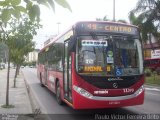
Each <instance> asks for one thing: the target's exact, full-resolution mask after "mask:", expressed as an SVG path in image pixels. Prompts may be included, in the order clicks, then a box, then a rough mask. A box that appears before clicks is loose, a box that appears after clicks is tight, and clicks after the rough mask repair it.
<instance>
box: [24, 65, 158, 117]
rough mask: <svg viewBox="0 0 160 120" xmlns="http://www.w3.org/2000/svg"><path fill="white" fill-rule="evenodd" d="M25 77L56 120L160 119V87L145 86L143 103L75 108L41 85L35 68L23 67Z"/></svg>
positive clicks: (40, 103) (44, 110)
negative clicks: (121, 106)
mask: <svg viewBox="0 0 160 120" xmlns="http://www.w3.org/2000/svg"><path fill="white" fill-rule="evenodd" d="M22 71H23V74H24V77H25V79H26V81H27V83H28V85H29V86H30V88H32V91H33V92H34V94H35V95H36V99H37V101H38V103H39V105H40V106H41V111H42V113H44V114H49V117H48V118H51V119H55V120H75V119H76V120H81V119H83V120H85V119H87V120H88V119H90V120H100V119H101V120H102V119H103V120H104V119H105V120H106V119H114V120H117V119H118V120H119V119H134V120H136V119H144V117H146V118H147V119H158V120H160V88H159V87H152V86H145V90H146V92H145V101H144V104H143V105H139V106H130V107H124V108H114V109H113V108H112V109H96V110H73V109H72V108H71V107H69V106H67V105H66V104H64V105H63V106H60V105H59V104H58V103H57V101H56V98H55V95H54V94H53V93H52V92H50V91H49V90H48V89H47V88H45V87H41V86H40V83H39V80H38V78H37V71H36V69H35V68H23V69H22Z"/></svg>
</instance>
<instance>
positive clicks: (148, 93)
mask: <svg viewBox="0 0 160 120" xmlns="http://www.w3.org/2000/svg"><path fill="white" fill-rule="evenodd" d="M146 94H151V95H159V94H154V93H151V92H146Z"/></svg>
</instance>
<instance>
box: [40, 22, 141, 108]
mask: <svg viewBox="0 0 160 120" xmlns="http://www.w3.org/2000/svg"><path fill="white" fill-rule="evenodd" d="M81 23H83V22H79V23H76V24H75V25H73V26H72V28H70V29H69V30H68V31H70V30H73V36H74V34H78V32H81V33H85V30H84V31H83V30H82V31H79V30H78V27H76V26H78V24H81ZM84 23H85V22H84ZM87 23H89V22H87ZM91 23H92V22H91ZM93 23H103V24H105V23H106V24H112V25H113V26H114V23H110V22H93ZM115 25H121V24H119V23H115ZM122 25H124V26H130V27H134V29H135V30H136V29H137V28H136V27H135V26H131V25H126V24H122ZM113 26H112V27H113ZM79 27H80V26H79ZM100 28H101V26H99V30H100ZM85 29H86V28H85ZM107 29H108V27H107ZM76 30H77V31H76ZM87 30H88V29H87ZM68 31H67V32H68ZM92 31H94V32H96V30H92ZM105 31H106V30H105V29H104V30H103V34H105ZM67 32H65V33H64V34H62V35H60V36H58V37H57V38H56V39H55V40H54V41H53V42H52V43H50V44H49V45H47V46H46V47H44V48H43V49H42V50H41V51H40V53H45V51H47V49H48V48H49V47H50V46H52V45H53V44H55V43H58V42H59V41H61V40H60V39H61V38H63V37H64V36H66V35H68V33H67ZM121 32H122V31H121ZM88 33H89V31H87V34H88ZM106 33H107V32H106ZM108 33H112V31H110V32H108ZM136 33H137V31H136ZM113 34H114V33H113ZM115 34H118V33H115ZM121 34H125V33H124V32H122V33H121ZM132 34H133V33H131V34H130V35H132ZM126 35H127V34H126ZM67 37H68V36H67ZM64 38H65V37H64ZM67 39H68V38H67ZM63 44H64V43H63ZM62 57H63V60H62V61H63V62H64V61H65V59H64V55H63V56H62ZM71 58H72V62H71V68H72V69H71V71H72V72H71V81H72V87H71V88H72V90H71V92H72V100H71V101H70V102H69V101H67V99H65V98H64V95H65V93H64V76H63V75H64V73H63V71H61V72H60V71H56V70H52V69H49V67H48V68H45V65H43V64H39V66H38V67H37V74H38V75H37V76H38V78H39V79H40V80H42V84H44V85H45V86H46V87H47V88H48V89H49V90H51V91H52V92H53V93H56V83H57V81H58V82H59V83H60V90H61V99H62V100H63V101H64V102H65V103H67V104H68V105H69V106H71V107H72V108H74V109H91V108H93V109H96V108H113V107H123V106H132V105H140V104H143V102H144V88H143V84H144V75H142V74H141V75H139V77H137V78H136V77H135V79H137V80H136V82H135V83H134V84H132V85H131V86H129V87H126V88H125V87H124V88H112V89H111V88H108V89H107V88H105V89H102V88H98V87H96V86H94V84H91V83H89V82H87V81H86V80H85V79H83V77H82V75H80V74H79V73H78V72H77V70H76V59H75V58H76V53H75V51H72V53H71ZM44 64H45V63H44ZM63 65H64V63H62V66H63ZM46 69H47V78H46V73H45V72H46ZM63 70H64V66H63ZM91 77H93V76H91ZM113 77H115V78H116V76H113ZM106 78H109V76H106ZM106 80H107V79H106ZM127 80H128V81H129V80H130V79H127ZM91 82H92V81H91ZM107 83H108V84H111V85H113V83H118V82H117V81H112V82H110V81H107ZM118 84H119V83H118ZM81 90H82V91H81ZM83 91H86V92H87V93H89V95H88V94H87V95H88V96H89V97H86V96H85V95H82V94H81V92H83ZM90 94H91V95H92V96H90Z"/></svg>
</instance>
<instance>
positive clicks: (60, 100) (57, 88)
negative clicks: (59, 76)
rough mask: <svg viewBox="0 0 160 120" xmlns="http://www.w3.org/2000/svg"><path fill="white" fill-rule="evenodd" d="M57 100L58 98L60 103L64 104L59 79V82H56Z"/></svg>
mask: <svg viewBox="0 0 160 120" xmlns="http://www.w3.org/2000/svg"><path fill="white" fill-rule="evenodd" d="M56 100H57V102H58V104H60V105H62V104H63V101H62V99H61V89H60V84H59V81H57V84H56Z"/></svg>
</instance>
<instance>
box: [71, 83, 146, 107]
mask: <svg viewBox="0 0 160 120" xmlns="http://www.w3.org/2000/svg"><path fill="white" fill-rule="evenodd" d="M144 91H145V90H144V87H143V86H141V87H140V88H139V89H138V90H137V91H136V92H135V93H133V94H131V95H126V96H116V97H100V96H93V95H91V94H90V93H88V92H87V91H85V90H84V89H82V88H80V87H77V86H73V108H74V109H97V108H116V107H124V106H133V105H140V104H143V102H144Z"/></svg>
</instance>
